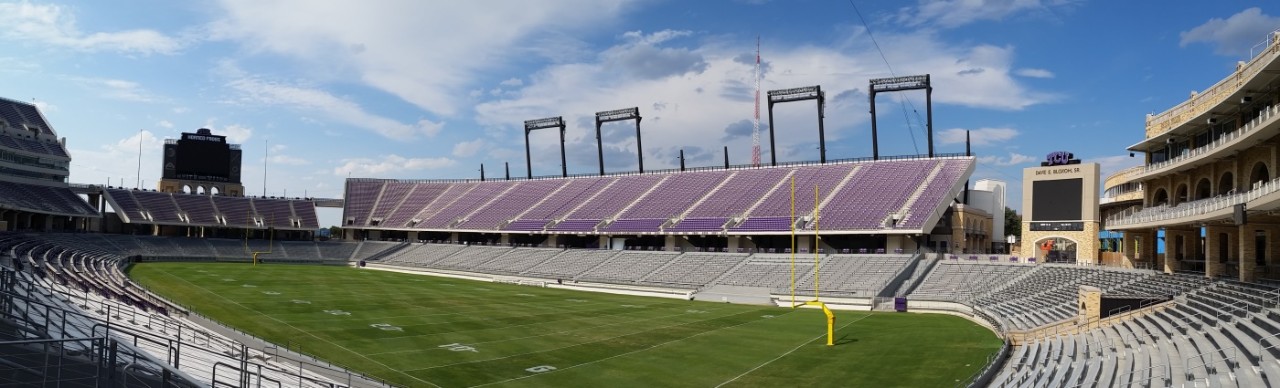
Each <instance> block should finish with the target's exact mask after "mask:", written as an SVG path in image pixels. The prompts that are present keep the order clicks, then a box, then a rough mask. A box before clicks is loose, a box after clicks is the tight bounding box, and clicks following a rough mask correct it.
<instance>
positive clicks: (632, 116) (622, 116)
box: [596, 107, 644, 175]
mask: <svg viewBox="0 0 1280 388" xmlns="http://www.w3.org/2000/svg"><path fill="white" fill-rule="evenodd" d="M641 119H642V117H640V108H639V107H633V108H625V109H614V110H607V111H603V112H596V153H597V155H598V157H599V159H600V175H604V143H603V141H602V139H601V137H600V126H601V125H602V124H604V123H607V122H611V121H624V120H635V121H636V161H637V162H638V163H639V168H640V173H644V145H643V143H642V142H641V139H640V120H641Z"/></svg>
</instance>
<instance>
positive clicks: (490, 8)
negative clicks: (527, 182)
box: [210, 0, 632, 116]
mask: <svg viewBox="0 0 1280 388" xmlns="http://www.w3.org/2000/svg"><path fill="white" fill-rule="evenodd" d="M631 1H632V0H606V1H600V0H557V1H536V2H529V1H516V2H506V3H503V4H502V5H501V6H495V5H494V4H492V3H486V2H475V1H454V2H446V1H417V2H367V3H362V4H361V5H360V6H359V7H353V6H351V5H350V4H346V3H342V2H315V1H310V0H283V1H270V2H265V1H257V0H226V1H222V2H220V6H221V7H222V8H223V11H224V17H223V19H222V20H219V21H218V22H216V23H213V25H212V28H211V31H210V34H211V35H212V37H213V38H214V39H231V40H236V41H240V42H242V43H244V44H246V45H247V46H248V48H249V49H250V50H257V51H265V52H270V53H275V54H279V55H284V56H287V57H291V58H296V59H300V60H303V61H305V63H310V64H311V65H312V66H314V67H315V68H316V69H318V70H321V71H324V69H334V68H341V69H347V71H350V72H353V73H354V74H353V75H351V76H350V77H349V78H350V79H355V80H358V81H359V82H363V83H364V84H365V85H368V86H372V87H374V88H377V89H381V90H383V91H386V92H388V93H391V94H393V95H396V96H398V97H400V98H402V99H404V100H405V101H408V102H410V103H412V104H414V105H416V106H418V107H419V108H422V109H424V110H426V111H429V112H432V113H435V114H439V115H443V116H449V115H453V114H455V113H456V112H457V111H458V109H459V108H460V107H462V106H464V105H463V104H465V103H466V99H460V98H458V96H460V95H465V94H466V92H467V91H469V90H471V89H474V86H475V85H469V83H470V82H472V81H471V80H473V79H475V78H476V75H478V74H480V73H481V72H482V71H484V70H488V69H496V68H501V65H502V62H501V61H495V60H494V59H495V58H503V57H504V55H507V54H510V53H512V52H515V51H519V50H522V46H524V45H525V44H526V43H531V42H538V41H541V40H544V38H546V37H548V36H551V35H557V34H558V35H566V34H572V33H573V32H575V30H579V29H583V28H585V27H589V26H596V25H608V24H609V23H610V22H612V21H613V17H614V16H616V15H617V14H619V13H620V12H621V11H622V10H623V9H624V8H625V7H624V5H625V4H626V3H629V2H631ZM424 37H447V38H444V39H435V38H430V39H424ZM407 47H411V48H412V49H406V48H407Z"/></svg>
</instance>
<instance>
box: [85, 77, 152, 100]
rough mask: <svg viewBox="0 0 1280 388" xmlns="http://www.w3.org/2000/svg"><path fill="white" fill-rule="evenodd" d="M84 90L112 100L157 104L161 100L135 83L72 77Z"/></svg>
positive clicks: (120, 80)
mask: <svg viewBox="0 0 1280 388" xmlns="http://www.w3.org/2000/svg"><path fill="white" fill-rule="evenodd" d="M71 80H72V81H75V82H76V83H79V84H80V85H81V86H83V87H84V88H86V89H89V90H91V91H94V92H96V93H98V95H99V96H102V97H105V98H110V99H114V100H121V101H130V102H157V101H161V100H162V98H160V97H157V96H156V95H155V94H153V93H151V92H150V91H148V90H146V88H143V87H142V85H140V84H138V83H137V82H133V81H127V80H122V79H111V78H85V77H72V78H71Z"/></svg>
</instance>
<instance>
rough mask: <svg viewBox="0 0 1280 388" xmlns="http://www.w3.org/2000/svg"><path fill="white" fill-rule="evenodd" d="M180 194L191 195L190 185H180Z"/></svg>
mask: <svg viewBox="0 0 1280 388" xmlns="http://www.w3.org/2000/svg"><path fill="white" fill-rule="evenodd" d="M182 192H183V193H186V194H191V185H182Z"/></svg>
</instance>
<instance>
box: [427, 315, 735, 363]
mask: <svg viewBox="0 0 1280 388" xmlns="http://www.w3.org/2000/svg"><path fill="white" fill-rule="evenodd" d="M738 314H743V313H736V314H729V315H721V316H717V317H714V318H707V319H703V320H700V321H691V322H681V323H677V324H674V325H667V326H662V327H657V328H652V329H647V330H642V331H634V332H630V333H626V334H619V335H616V336H613V337H609V338H601V339H598V340H594V341H587V342H578V343H573V344H568V345H565V346H561V347H557V348H552V349H543V350H538V351H533V352H524V353H517V354H510V355H506V356H502V357H495V358H488V359H483V360H471V361H462V362H455V363H452V364H443V365H436V366H429V367H426V368H419V369H409V370H406V371H408V372H416V371H420V370H428V369H437V368H444V367H449V366H454V365H461V364H473V363H478V362H488V361H496V360H504V359H508V358H512V357H519V356H527V355H530V354H537V353H547V352H553V351H556V350H560V349H566V348H572V347H574V346H581V345H586V344H592V343H596V342H604V341H608V340H612V339H617V338H622V337H626V336H629V335H635V334H637V333H643V332H646V331H654V330H657V329H665V328H668V327H676V326H684V325H688V324H692V323H700V322H706V321H714V320H717V319H721V318H726V317H731V316H734V315H738ZM751 322H754V321H751ZM735 326H737V325H735ZM721 329H723V328H721ZM716 330H719V329H716ZM713 331H714V330H713ZM686 338H688V337H686Z"/></svg>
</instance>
